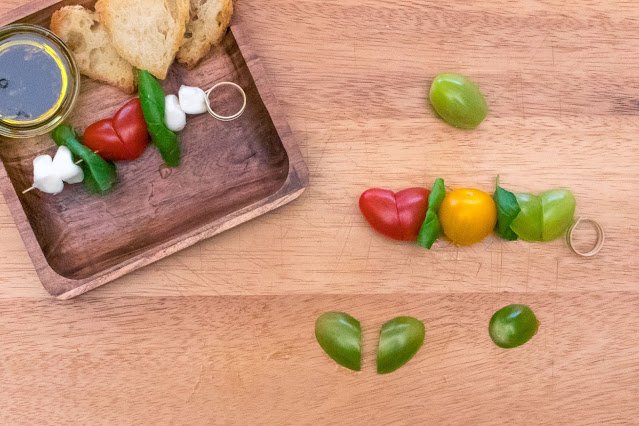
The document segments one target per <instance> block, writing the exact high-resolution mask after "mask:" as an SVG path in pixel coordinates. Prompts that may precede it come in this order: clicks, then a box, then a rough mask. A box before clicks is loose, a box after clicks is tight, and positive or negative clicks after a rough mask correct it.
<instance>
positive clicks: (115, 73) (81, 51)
mask: <svg viewBox="0 0 639 426" xmlns="http://www.w3.org/2000/svg"><path fill="white" fill-rule="evenodd" d="M51 31H53V32H54V33H55V34H57V35H58V37H60V38H61V39H62V40H63V41H64V42H65V43H66V44H67V46H68V47H69V49H70V50H71V51H72V52H73V56H74V57H75V60H76V62H77V64H78V68H80V72H81V73H82V74H84V75H86V76H87V77H90V78H92V79H94V80H98V81H102V82H105V83H107V84H110V85H112V86H116V87H119V88H120V89H122V90H124V91H125V92H127V93H133V92H134V91H135V70H134V68H133V66H132V65H131V64H130V63H128V62H127V61H125V60H124V59H123V58H122V57H121V56H120V55H119V54H118V52H117V51H116V50H115V48H114V47H113V45H112V44H111V41H110V39H109V35H108V34H107V32H106V30H105V28H104V26H103V25H102V24H101V23H100V22H99V21H98V18H97V15H96V14H95V13H94V12H92V11H90V10H87V9H85V8H84V7H82V6H67V7H63V8H62V9H60V10H57V11H56V12H54V13H53V16H51Z"/></svg>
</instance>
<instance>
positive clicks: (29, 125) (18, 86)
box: [0, 25, 79, 137]
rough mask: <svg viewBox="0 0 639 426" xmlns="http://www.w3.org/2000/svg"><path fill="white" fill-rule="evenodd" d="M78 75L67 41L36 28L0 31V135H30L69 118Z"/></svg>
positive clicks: (39, 132)
mask: <svg viewBox="0 0 639 426" xmlns="http://www.w3.org/2000/svg"><path fill="white" fill-rule="evenodd" d="M78 76H79V74H78V72H77V67H76V65H75V62H74V60H73V57H72V56H71V54H70V53H69V51H68V49H67V48H66V46H64V44H63V43H62V41H60V40H59V39H58V38H57V37H56V36H55V35H53V34H52V33H50V32H49V31H48V30H46V29H44V28H41V27H37V26H33V25H12V26H8V27H5V28H3V29H2V30H0V134H2V135H4V136H9V137H30V136H35V135H39V134H43V133H46V132H48V131H50V130H52V129H53V128H55V126H57V125H58V124H60V123H61V122H62V120H64V118H66V116H67V115H68V114H69V113H70V111H71V108H72V107H73V104H74V102H75V98H76V97H77V93H78V91H79V77H78Z"/></svg>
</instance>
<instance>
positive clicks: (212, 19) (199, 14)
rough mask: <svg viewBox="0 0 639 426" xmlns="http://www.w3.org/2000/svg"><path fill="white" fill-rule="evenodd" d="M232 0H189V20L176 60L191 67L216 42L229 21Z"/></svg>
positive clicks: (219, 39) (222, 35)
mask: <svg viewBox="0 0 639 426" xmlns="http://www.w3.org/2000/svg"><path fill="white" fill-rule="evenodd" d="M232 15H233V0H191V20H190V21H189V24H188V25H187V27H186V32H187V35H188V36H187V37H186V38H185V39H184V43H183V44H182V47H181V48H180V50H179V52H178V55H177V57H178V60H179V61H180V62H181V63H183V64H185V65H186V66H187V67H188V68H190V69H192V68H195V66H196V65H197V64H198V62H200V60H201V59H202V58H203V57H204V56H206V54H207V53H208V52H209V50H210V49H211V46H213V45H216V44H218V43H219V42H220V41H221V40H222V38H223V37H224V34H226V29H227V28H228V26H229V24H230V22H231V16H232Z"/></svg>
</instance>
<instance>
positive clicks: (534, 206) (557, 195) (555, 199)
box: [510, 189, 576, 241]
mask: <svg viewBox="0 0 639 426" xmlns="http://www.w3.org/2000/svg"><path fill="white" fill-rule="evenodd" d="M515 196H516V197H517V204H519V207H520V209H521V211H520V212H519V214H518V215H517V217H516V218H515V220H513V222H512V223H511V225H510V229H512V230H513V231H514V232H515V233H516V234H517V235H518V236H519V238H521V239H522V240H526V241H552V240H555V239H557V238H559V237H561V236H562V235H563V234H564V233H565V232H566V230H567V229H568V227H569V226H570V225H571V224H572V222H573V218H574V215H575V207H576V201H575V197H574V196H573V195H572V192H570V191H569V190H567V189H553V190H550V191H546V192H542V193H541V194H540V195H533V194H515Z"/></svg>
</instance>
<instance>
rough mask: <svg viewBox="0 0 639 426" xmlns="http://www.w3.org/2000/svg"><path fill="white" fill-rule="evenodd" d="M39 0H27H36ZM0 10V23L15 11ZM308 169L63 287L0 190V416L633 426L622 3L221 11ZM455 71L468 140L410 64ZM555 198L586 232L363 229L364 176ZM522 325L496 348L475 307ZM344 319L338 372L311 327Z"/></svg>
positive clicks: (635, 370)
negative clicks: (274, 204) (421, 331)
mask: <svg viewBox="0 0 639 426" xmlns="http://www.w3.org/2000/svg"><path fill="white" fill-rule="evenodd" d="M52 2H53V0H52V1H51V3H52ZM36 3H37V4H38V5H39V4H41V3H44V2H40V1H38V2H34V3H31V4H28V2H27V1H26V0H6V1H5V2H3V3H2V5H0V15H2V14H6V13H9V11H11V10H14V9H16V8H26V7H33V6H34V4H36ZM236 6H237V7H236V9H237V12H236V15H235V18H234V19H235V21H236V22H241V23H242V24H245V25H244V26H245V27H246V28H247V34H246V36H247V37H248V38H249V39H251V40H252V42H253V44H254V50H255V52H256V54H257V55H259V56H260V57H261V58H262V60H263V62H264V65H265V69H266V72H267V74H268V75H269V76H270V80H271V81H273V88H272V90H273V92H274V94H275V97H276V98H278V99H279V100H280V101H281V102H282V104H283V105H282V106H283V110H284V111H285V113H286V115H287V118H288V121H289V123H290V124H291V128H292V131H293V133H294V135H295V137H296V139H297V140H298V141H299V142H300V145H301V149H302V153H303V155H304V158H305V159H306V160H307V162H308V165H309V169H310V180H311V185H310V187H309V189H308V191H307V192H306V193H305V194H304V195H303V196H302V198H300V199H299V200H298V201H296V202H294V203H293V204H292V205H290V206H288V207H286V208H284V209H283V210H279V211H277V212H274V213H272V214H268V215H266V216H264V217H262V218H260V219H258V220H256V221H253V222H250V223H247V224H245V225H242V226H241V227H239V228H237V229H234V230H231V231H229V232H227V233H224V234H222V235H219V236H217V237H215V238H214V239H212V240H210V241H206V242H203V243H200V244H198V245H196V246H194V247H192V248H189V249H187V250H185V251H183V252H181V253H179V254H176V255H174V256H171V257H169V258H167V259H164V260H162V261H161V262H159V263H157V264H155V265H153V266H150V267H148V268H145V269H142V270H140V271H137V272H135V273H133V274H131V275H129V276H127V277H124V278H122V279H120V280H118V281H116V282H114V283H113V284H112V285H109V286H107V287H105V288H103V289H98V290H96V291H95V292H93V293H91V294H89V295H86V296H82V297H80V298H79V299H77V300H75V301H72V302H56V301H52V300H50V299H49V298H48V296H47V295H46V294H45V293H44V291H43V290H42V288H41V287H40V284H39V282H38V278H37V276H36V274H35V272H34V270H33V267H32V265H31V262H30V260H29V258H28V256H27V253H26V251H25V249H24V246H23V245H22V242H21V241H20V238H19V235H18V231H17V229H16V227H15V225H14V223H13V220H12V218H11V216H10V214H9V212H8V209H7V207H6V205H5V204H3V203H0V235H2V238H1V239H0V378H1V380H2V382H1V383H2V386H0V401H3V402H4V404H3V409H2V410H0V423H3V424H7V423H40V424H42V423H45V424H46V423H51V424H53V423H69V422H77V423H109V424H128V423H173V424H212V423H218V424H269V425H270V424H308V423H315V424H317V423H319V424H501V423H504V422H517V423H518V424H633V423H636V421H637V420H636V419H637V418H639V403H638V402H637V395H639V361H638V360H639V337H637V333H636V328H637V324H638V323H639V283H638V281H639V258H638V257H637V255H636V253H637V249H639V243H638V241H639V239H638V238H639V225H638V224H637V220H636V211H637V209H638V208H639V192H638V191H637V188H639V166H638V161H639V148H638V145H637V137H638V136H637V135H638V134H639V117H638V115H639V77H638V76H639V59H638V56H637V52H638V51H639V38H638V37H637V35H636V32H637V31H636V29H637V24H638V23H639V5H637V3H636V2H632V1H615V2H610V1H605V0H593V1H588V2H577V1H574V0H569V1H566V0H562V1H559V0H557V1H555V0H547V1H532V0H519V1H513V2H503V1H497V0H493V1H482V2H466V1H457V0H455V1H452V2H447V3H442V2H433V1H425V0H415V1H409V2H403V3H401V4H400V3H388V2H382V1H373V0H369V1H365V2H363V1H355V0H341V1H333V0H328V1H327V0H323V1H319V0H300V1H297V2H290V1H284V0H262V1H257V0H240V1H238V2H237V5H236ZM441 71H457V72H461V73H464V74H466V75H468V76H470V77H472V78H473V79H474V80H476V81H477V82H478V83H479V84H480V85H481V87H482V89H483V91H484V92H485V94H486V96H487V98H488V102H489V104H490V108H491V113H490V115H489V117H488V119H487V120H486V121H485V122H484V123H483V124H482V126H481V127H480V128H479V129H478V130H477V131H473V132H466V131H460V130H456V129H452V128H450V127H448V126H447V125H445V124H444V123H442V122H441V121H440V120H439V119H437V118H436V117H435V116H434V114H433V113H432V111H430V109H429V107H428V106H427V103H426V100H425V95H426V92H427V89H428V86H429V83H430V80H431V79H432V77H433V76H434V75H435V74H437V73H438V72H441ZM497 174H500V175H501V179H502V182H503V183H504V184H505V185H507V186H508V187H510V188H512V189H513V190H517V191H521V190H529V191H540V190H544V189H547V188H551V187H554V186H567V187H570V188H571V189H573V191H574V193H575V195H576V197H577V200H578V214H579V215H583V216H587V217H590V218H593V219H596V220H598V221H599V222H600V223H601V224H602V226H603V227H604V229H605V231H606V237H607V240H606V245H605V247H604V249H603V251H602V252H601V253H600V255H598V256H597V257H595V258H593V259H588V260H584V259H580V258H578V257H576V256H574V255H573V254H571V252H570V251H569V250H568V249H567V248H566V246H565V244H564V243H563V242H562V241H557V242H553V243H550V244H528V243H524V242H516V243H505V242H500V241H498V240H496V239H488V240H486V241H485V242H484V243H483V244H480V245H477V246H473V247H469V248H464V249H457V248H455V247H452V246H449V245H446V244H440V245H439V246H438V247H437V249H435V250H433V251H431V252H426V251H423V250H421V249H419V248H418V247H415V246H412V245H406V244H399V243H394V242H390V241H387V240H385V239H383V238H381V237H379V236H377V235H375V234H373V233H372V232H371V230H370V229H369V228H368V226H367V225H366V224H365V223H364V221H363V219H362V217H361V216H360V214H359V212H358V210H357V204H356V200H357V197H358V196H359V194H360V193H361V192H362V191H363V190H364V189H366V188H367V187H369V186H382V187H389V188H393V189H401V188H403V187H407V186H415V185H430V184H431V183H432V181H433V180H434V179H435V178H436V177H438V176H441V177H443V178H445V179H446V181H447V184H448V186H449V187H451V188H454V187H459V186H462V185H463V186H476V187H479V188H483V189H486V190H491V189H492V188H493V182H494V178H495V176H496V175H497ZM513 302H519V303H527V304H529V305H530V306H531V307H533V309H534V310H535V312H536V313H537V314H538V316H539V319H540V320H541V323H542V325H541V328H540V331H539V334H538V335H537V336H536V337H535V338H534V339H533V340H532V341H531V342H530V343H529V344H527V345H526V346H523V347H521V348H519V349H515V350H510V351H504V350H500V349H498V348H496V347H495V346H494V345H492V343H491V342H490V340H489V339H488V336H487V330H486V328H487V324H488V320H489V318H490V315H491V314H492V313H493V312H494V311H495V310H496V309H498V308H499V307H501V306H503V305H505V304H508V303H513ZM334 309H338V310H345V311H347V312H350V313H351V314H352V315H354V316H356V317H357V318H359V319H360V321H361V322H362V324H363V326H364V328H365V340H364V344H365V352H366V355H365V359H364V370H363V371H362V372H361V373H352V372H349V371H347V370H344V369H341V368H339V367H337V366H335V364H334V363H332V361H330V360H329V359H328V358H327V357H326V356H325V355H324V354H323V353H322V352H321V351H320V349H319V348H318V346H317V345H316V343H315V340H314V338H313V323H314V321H315V319H316V318H317V316H318V315H319V314H321V313H322V312H324V311H326V310H334ZM400 314H406V315H415V316H418V317H420V318H422V319H423V320H424V321H425V323H426V327H427V335H426V343H425V346H424V347H423V349H422V350H421V352H419V353H418V355H417V356H416V357H415V358H414V359H413V360H412V361H411V362H410V363H409V364H407V365H406V366H405V367H404V368H402V369H401V370H398V371H397V372H396V373H394V374H391V375H387V376H377V375H376V374H375V373H374V354H375V345H376V343H377V337H376V336H377V333H378V332H379V327H380V325H381V324H382V323H383V322H384V321H385V320H387V319H390V318H392V317H393V316H395V315H400Z"/></svg>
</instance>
